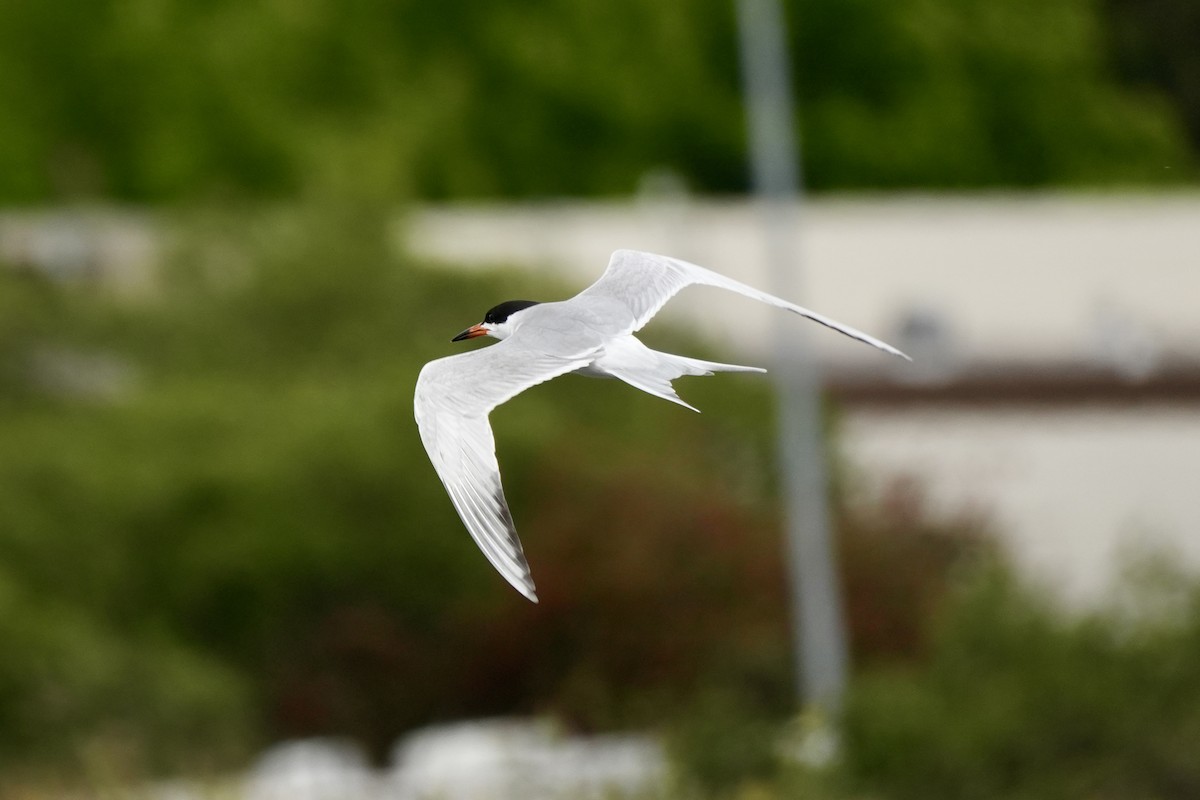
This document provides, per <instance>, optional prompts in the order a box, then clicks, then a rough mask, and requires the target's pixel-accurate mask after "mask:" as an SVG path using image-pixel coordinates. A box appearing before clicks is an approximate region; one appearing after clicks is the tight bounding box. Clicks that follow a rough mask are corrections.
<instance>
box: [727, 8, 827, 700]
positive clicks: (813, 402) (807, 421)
mask: <svg viewBox="0 0 1200 800" xmlns="http://www.w3.org/2000/svg"><path fill="white" fill-rule="evenodd" d="M736 2H737V16H738V31H739V36H740V40H741V41H740V46H741V62H742V79H743V82H744V91H745V96H746V112H747V124H748V126H749V128H748V133H749V143H750V158H751V167H752V175H753V182H754V189H755V193H756V195H757V196H758V199H759V203H760V205H761V207H762V211H763V225H764V235H765V239H766V244H767V257H768V259H769V265H770V270H771V286H772V289H771V291H773V292H774V293H775V294H778V295H779V296H781V297H785V298H788V299H795V298H800V297H802V294H801V292H800V290H799V284H800V265H799V260H800V259H799V253H798V250H797V247H796V235H797V227H798V224H799V219H800V212H801V210H802V203H801V197H802V191H801V180H800V168H799V163H798V157H797V152H796V151H797V147H796V136H795V130H794V127H793V116H794V112H793V106H792V95H791V82H790V79H789V66H788V54H787V43H786V38H785V30H786V29H785V21H784V18H783V13H782V10H781V8H780V5H779V0H736ZM795 322H796V320H795V319H794V318H787V317H786V315H784V317H783V318H781V324H780V328H779V329H777V331H776V335H775V337H774V338H775V341H776V352H775V380H776V389H777V393H778V403H779V451H780V452H779V458H780V470H781V477H782V480H781V482H780V486H781V491H782V494H783V502H784V512H785V517H786V525H787V535H788V565H789V572H790V578H791V582H792V603H793V613H792V618H793V626H794V637H795V649H796V651H797V652H796V655H797V664H796V666H797V670H798V674H797V684H798V688H799V691H800V697H801V700H802V702H803V703H804V704H805V705H808V706H813V705H815V706H819V707H820V708H821V709H822V710H825V711H828V712H831V713H832V712H836V711H837V707H838V703H839V702H840V699H841V694H842V690H843V688H844V686H845V682H846V662H847V656H846V638H845V631H844V622H843V614H842V604H841V592H840V588H839V586H838V579H837V570H836V568H835V565H834V553H833V546H832V542H831V535H830V522H829V506H828V497H827V490H828V480H827V478H826V474H825V449H824V446H823V441H822V439H823V437H822V429H821V403H820V376H819V375H818V370H817V365H816V362H815V359H814V358H813V356H812V353H811V350H810V348H809V347H808V345H807V342H806V341H805V338H804V337H805V331H804V330H802V328H803V327H804V326H798V325H796V324H795ZM783 324H786V325H787V329H786V332H785V331H784V330H783V328H782V325H783Z"/></svg>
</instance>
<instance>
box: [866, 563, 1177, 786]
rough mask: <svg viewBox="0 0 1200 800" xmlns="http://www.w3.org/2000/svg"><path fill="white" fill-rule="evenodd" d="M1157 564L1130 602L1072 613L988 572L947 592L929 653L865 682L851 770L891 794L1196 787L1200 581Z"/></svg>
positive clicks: (1000, 572)
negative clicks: (952, 595)
mask: <svg viewBox="0 0 1200 800" xmlns="http://www.w3.org/2000/svg"><path fill="white" fill-rule="evenodd" d="M1148 578H1149V582H1148V583H1145V584H1143V586H1142V587H1141V588H1142V589H1143V597H1142V598H1141V601H1140V602H1138V603H1135V604H1134V605H1132V606H1130V607H1129V608H1126V609H1124V610H1122V609H1120V608H1118V609H1115V610H1114V609H1108V610H1105V611H1104V612H1101V613H1093V614H1091V615H1086V616H1084V617H1082V618H1079V619H1064V618H1063V616H1062V615H1061V614H1060V613H1056V612H1055V611H1054V610H1053V609H1052V608H1051V606H1050V605H1049V604H1048V603H1047V602H1045V601H1044V600H1042V599H1040V598H1038V597H1037V596H1036V595H1035V594H1032V593H1031V592H1030V591H1029V590H1028V588H1025V587H1021V586H1020V585H1018V583H1017V582H1016V581H1015V580H1014V579H1013V578H1012V576H1011V575H1009V574H1007V573H1006V572H1005V571H1004V570H1000V569H996V570H993V571H989V572H987V573H985V574H984V575H983V576H982V577H980V578H979V579H978V580H976V581H975V582H974V583H973V584H972V585H971V587H970V589H969V591H965V592H963V593H962V595H961V596H959V597H958V598H956V599H955V601H954V602H952V603H950V604H949V605H948V606H946V609H947V611H946V613H945V614H944V615H943V616H942V618H941V619H940V621H939V623H938V625H937V635H936V639H935V643H934V645H933V648H932V651H931V654H930V657H929V659H928V661H927V663H924V664H921V665H920V666H912V667H909V668H906V669H901V670H892V671H876V672H875V673H873V674H871V675H869V676H865V677H864V678H863V679H861V680H860V681H858V683H857V685H856V687H855V689H854V691H853V692H852V693H851V695H850V703H849V706H848V708H847V712H846V719H845V730H844V732H845V736H846V742H845V745H846V747H845V756H846V760H847V763H846V765H845V770H846V773H847V775H848V777H849V778H850V782H851V784H852V785H854V786H855V787H856V788H857V789H858V790H860V791H865V792H866V793H867V794H868V795H869V796H879V797H888V798H962V797H974V798H981V800H986V798H1025V797H1028V798H1039V799H1041V800H1054V799H1055V798H1062V800H1066V799H1067V798H1078V797H1090V798H1099V799H1100V800H1105V799H1107V798H1111V799H1112V800H1119V799H1120V798H1130V797H1156V798H1160V797H1161V798H1185V797H1196V796H1197V795H1198V794H1200V760H1197V758H1196V743H1197V742H1200V587H1197V585H1196V584H1195V582H1194V580H1192V581H1190V582H1189V581H1186V580H1184V579H1182V578H1181V577H1180V575H1179V574H1178V573H1172V572H1171V571H1169V570H1159V571H1158V572H1157V574H1150V575H1149V576H1148ZM1163 598H1167V599H1168V602H1162V600H1163ZM1148 599H1150V600H1153V602H1147V600H1148ZM1130 610H1135V611H1136V612H1137V613H1136V614H1130V613H1129V611H1130Z"/></svg>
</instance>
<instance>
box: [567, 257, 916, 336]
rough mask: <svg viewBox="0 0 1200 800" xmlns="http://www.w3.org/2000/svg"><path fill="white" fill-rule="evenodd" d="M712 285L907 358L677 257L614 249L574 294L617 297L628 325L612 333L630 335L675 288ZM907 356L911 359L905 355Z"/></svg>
mask: <svg viewBox="0 0 1200 800" xmlns="http://www.w3.org/2000/svg"><path fill="white" fill-rule="evenodd" d="M697 284H699V285H704V286H716V287H718V288H721V289H728V290H729V291H731V292H737V293H738V294H741V295H745V296H746V297H751V298H753V299H755V300H759V301H761V302H763V303H767V304H768V305H773V306H777V307H778V308H784V309H787V310H788V311H791V312H792V313H795V314H799V315H800V316H802V317H807V318H808V319H811V320H813V321H814V322H819V323H821V324H822V325H824V326H825V327H827V328H832V329H834V330H835V331H837V332H838V333H843V334H845V335H846V336H849V337H850V338H852V339H857V340H859V341H860V342H866V343H867V344H869V345H871V346H872V347H877V348H879V349H880V350H883V351H885V352H888V353H892V354H893V355H897V356H900V357H901V358H905V359H908V356H906V355H904V353H902V352H900V351H899V350H897V349H896V348H894V347H892V346H891V345H890V344H888V343H887V342H883V341H880V340H879V339H876V338H875V337H874V336H871V335H869V334H866V333H863V332H862V331H860V330H858V329H856V328H852V327H850V326H849V325H843V324H842V323H840V322H838V321H837V320H833V319H830V318H829V317H826V316H824V315H822V314H818V313H817V312H815V311H809V310H808V309H807V308H803V307H801V306H798V305H795V304H794V303H789V302H788V301H787V300H783V299H781V298H778V297H776V296H775V295H772V294H767V293H766V292H762V291H759V290H758V289H755V288H754V287H753V286H747V285H746V284H744V283H741V282H740V281H735V280H734V279H733V278H727V277H725V276H724V275H721V274H718V273H716V272H713V271H712V270H708V269H705V268H704V267H700V266H697V265H695V264H690V263H688V262H687V261H680V260H679V259H677V258H670V257H669V256H660V255H655V254H654V253H643V252H640V251H638V250H617V251H616V252H615V253H613V254H612V259H610V260H609V262H608V269H606V270H605V271H604V274H603V275H601V276H600V279H599V280H597V281H596V282H595V283H593V284H592V285H591V286H589V287H588V288H587V289H584V290H583V291H582V292H580V293H579V294H578V295H577V297H578V298H589V299H599V298H604V299H608V300H619V301H620V302H622V303H624V304H625V305H626V306H627V307H628V308H629V310H630V311H631V312H633V319H634V322H633V325H632V327H628V328H627V329H625V330H622V331H619V332H616V331H614V333H633V332H634V331H636V330H638V329H639V328H641V327H642V326H643V325H645V324H646V323H647V322H649V321H650V319H651V318H652V317H653V316H654V315H655V314H657V313H658V311H659V309H661V308H662V307H663V306H664V305H665V304H666V302H667V301H668V300H670V299H671V298H672V297H674V296H675V295H676V294H677V293H678V292H679V291H680V290H681V289H683V288H684V287H686V286H693V285H697ZM909 360H911V359H909Z"/></svg>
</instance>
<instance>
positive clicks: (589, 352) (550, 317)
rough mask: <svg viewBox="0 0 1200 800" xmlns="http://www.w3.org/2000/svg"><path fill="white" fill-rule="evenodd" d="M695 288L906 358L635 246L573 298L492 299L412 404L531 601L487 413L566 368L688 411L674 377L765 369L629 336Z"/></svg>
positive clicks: (496, 558) (495, 561)
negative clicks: (468, 342)
mask: <svg viewBox="0 0 1200 800" xmlns="http://www.w3.org/2000/svg"><path fill="white" fill-rule="evenodd" d="M693 284H704V285H709V286H716V287H719V288H722V289H728V290H730V291H733V292H737V293H739V294H742V295H745V296H747V297H751V298H753V299H755V300H759V301H761V302H764V303H768V304H770V305H774V306H777V307H780V308H784V309H787V310H789V311H792V312H793V313H797V314H800V315H802V316H805V317H808V318H809V319H812V320H815V321H816V322H819V323H821V324H822V325H825V326H827V327H830V328H833V329H834V330H837V331H839V332H841V333H843V334H846V335H847V336H850V337H852V338H855V339H858V340H860V341H863V342H866V343H867V344H870V345H872V346H874V347H877V348H879V349H881V350H884V351H887V352H889V353H893V354H895V355H899V356H902V357H905V358H907V356H904V354H903V353H901V352H900V351H899V350H896V349H895V348H894V347H892V346H891V345H888V344H885V343H884V342H882V341H880V340H878V339H875V338H873V337H871V336H868V335H867V334H865V333H862V332H861V331H858V330H855V329H854V328H850V327H849V326H846V325H842V324H841V323H839V322H835V321H834V320H831V319H829V318H827V317H823V316H821V315H819V314H816V313H814V312H812V311H809V310H808V309H805V308H801V307H800V306H796V305H793V304H792V303H789V302H787V301H786V300H781V299H780V298H778V297H774V296H772V295H769V294H767V293H765V292H761V291H759V290H757V289H754V288H753V287H750V286H747V285H746V284H743V283H740V282H738V281H734V280H732V279H731V278H726V277H725V276H723V275H720V274H718V273H715V272H712V271H710V270H707V269H704V268H703V267H698V266H696V265H695V264H689V263H688V262H686V261H680V260H678V259H674V258H668V257H666V256H658V255H653V254H651V253H641V252H637V251H632V250H618V251H617V252H615V253H613V256H612V260H611V261H610V262H609V265H608V269H607V270H605V272H604V274H603V275H602V276H601V277H600V279H599V280H597V281H596V283H594V284H592V286H590V287H588V288H587V289H585V290H584V291H582V292H580V293H579V294H578V295H576V296H575V297H572V298H570V299H569V300H563V301H561V302H554V303H535V302H533V301H528V300H515V301H509V302H507V303H502V304H500V305H499V306H496V307H495V308H493V309H492V310H491V311H489V312H488V314H487V315H486V316H485V317H484V321H483V322H481V323H479V324H478V325H474V326H472V327H471V328H468V329H467V330H465V331H463V332H462V333H460V334H459V335H458V336H456V337H455V341H457V340H459V339H468V338H474V337H476V336H482V335H489V336H492V337H494V338H497V339H500V340H501V341H500V343H499V344H496V345H493V346H492V347H488V348H483V349H479V350H473V351H471V352H468V353H461V354H458V355H453V356H448V357H446V358H439V359H437V360H435V361H430V362H429V363H428V364H426V365H425V366H424V368H422V370H421V374H420V375H419V376H418V378H417V387H416V394H415V398H414V409H415V412H416V419H417V427H418V429H419V430H420V433H421V441H422V442H423V443H424V444H425V449H426V451H427V452H428V453H429V458H430V460H431V461H432V462H433V465H434V468H435V469H436V470H437V473H438V476H439V477H440V478H441V479H442V483H443V484H444V485H445V487H446V491H447V492H448V493H449V495H450V499H451V501H452V502H453V503H454V507H455V508H456V509H457V510H458V513H459V516H460V517H462V520H463V523H464V524H465V525H466V527H467V530H468V531H469V532H470V534H471V536H472V538H474V540H475V542H476V543H477V544H478V545H479V547H480V548H481V549H482V550H483V552H484V554H485V555H486V556H487V558H488V560H489V561H490V562H491V563H492V565H493V566H495V567H496V569H497V570H499V571H500V573H501V574H502V575H503V576H504V577H505V578H506V579H507V580H508V581H509V583H511V584H512V585H513V586H514V587H515V588H516V589H517V590H518V591H520V592H521V593H522V594H524V595H525V596H526V597H528V598H529V599H530V600H533V601H534V602H537V594H536V592H535V590H534V585H533V580H532V578H531V577H530V575H529V566H528V564H527V563H526V561H525V556H524V553H523V551H522V549H521V542H520V540H519V539H518V538H517V532H516V528H515V526H514V525H513V520H512V515H511V513H510V512H509V509H508V504H507V502H506V501H505V499H504V491H503V488H502V486H501V483H500V468H499V465H498V463H497V462H496V446H495V441H494V439H493V437H492V430H491V426H490V424H489V423H488V414H489V413H490V412H491V411H492V409H493V408H495V407H496V406H498V405H500V404H501V403H504V402H505V401H507V400H509V399H511V398H512V397H514V396H515V395H517V394H520V393H521V392H523V391H525V390H526V389H528V388H530V387H531V386H535V385H537V384H539V383H543V382H545V381H548V380H550V379H551V378H556V377H558V376H559V375H564V374H566V373H568V372H578V373H580V374H584V375H590V376H593V377H607V378H617V379H619V380H622V381H624V382H626V383H628V384H630V385H631V386H634V387H635V388H638V389H641V390H642V391H645V392H649V393H650V394H653V395H656V396H658V397H661V398H663V399H665V400H670V401H671V402H673V403H678V404H680V405H682V406H685V407H687V408H692V406H690V405H688V404H687V403H685V402H684V401H683V400H681V399H680V398H679V396H678V395H677V394H676V393H675V390H674V388H673V387H672V385H671V381H673V380H674V379H675V378H678V377H681V376H684V375H711V374H713V373H714V372H765V370H763V369H760V368H758V367H743V366H738V365H735V364H721V363H716V362H712V361H701V360H699V359H694V358H687V357H685V356H679V355H674V354H671V353H662V352H658V351H656V350H652V349H650V348H649V347H647V346H646V345H644V344H643V343H642V342H641V341H640V340H639V339H638V338H637V337H636V336H634V333H635V332H636V331H637V330H639V329H640V328H641V327H642V326H643V325H645V324H646V323H647V322H648V321H649V320H650V319H651V318H652V317H653V316H654V315H655V314H656V313H657V312H658V311H659V309H661V308H662V306H663V305H664V304H665V303H666V302H667V301H668V300H669V299H670V298H671V297H673V296H674V295H675V294H676V293H677V292H678V291H679V290H680V289H682V288H684V287H685V286H689V285H693ZM692 410H695V409H694V408H693V409H692Z"/></svg>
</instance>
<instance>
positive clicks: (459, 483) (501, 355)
mask: <svg viewBox="0 0 1200 800" xmlns="http://www.w3.org/2000/svg"><path fill="white" fill-rule="evenodd" d="M592 358H593V354H591V353H584V354H581V355H578V356H565V357H564V356H554V355H547V354H545V353H539V352H537V351H534V350H532V349H529V348H526V347H523V346H522V345H521V344H520V342H519V337H515V336H514V337H512V338H509V339H506V340H504V341H502V342H499V343H498V344H494V345H492V346H490V347H484V348H481V349H479V350H472V351H471V352H469V353H461V354H458V355H453V356H449V357H447V358H439V359H437V360H436V361H430V362H429V363H428V364H426V365H425V366H424V367H423V368H422V369H421V374H420V375H419V376H418V377H417V388H416V393H415V396H414V399H413V409H414V412H415V415H416V418H417V428H418V430H419V431H420V432H421V441H422V442H423V443H424V445H425V451H426V452H427V453H428V454H429V459H430V461H432V462H433V466H434V469H436V470H437V474H438V477H439V478H441V479H442V484H443V485H444V486H445V487H446V492H447V493H448V494H449V495H450V500H451V502H453V503H454V508H455V510H457V511H458V515H459V516H460V517H461V518H462V521H463V524H464V525H466V527H467V531H468V532H469V533H470V534H471V538H472V539H474V540H475V543H476V544H477V545H479V548H480V549H481V550H483V553H484V555H486V556H487V559H488V561H490V562H491V563H492V566H494V567H495V568H496V569H497V570H499V572H500V574H501V575H503V576H504V578H505V579H506V580H507V581H508V582H509V583H511V584H512V585H513V586H514V587H515V588H516V589H517V591H519V592H520V593H521V594H523V595H525V596H526V597H528V598H529V599H530V600H532V601H533V602H535V603H536V602H537V592H536V591H535V589H534V585H533V579H532V577H530V574H529V564H528V563H527V562H526V561H525V553H524V551H523V550H522V548H521V540H520V539H518V538H517V529H516V526H515V525H514V524H513V519H512V514H511V513H509V510H508V502H507V501H506V500H505V499H504V488H503V486H501V483H500V466H499V464H498V463H497V462H496V442H495V439H494V438H493V436H492V427H491V425H490V424H489V423H488V414H489V413H491V411H492V409H494V408H495V407H496V406H498V405H500V404H501V403H503V402H505V401H507V400H509V399H510V398H512V397H514V396H516V395H518V394H520V393H521V392H523V391H525V390H526V389H528V388H530V387H531V386H536V385H537V384H539V383H543V382H545V381H548V380H550V379H551V378H555V377H557V376H559V375H563V374H565V373H568V372H572V371H574V370H576V369H579V368H580V367H583V366H586V365H587V364H588V363H590V362H591V360H592Z"/></svg>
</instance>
